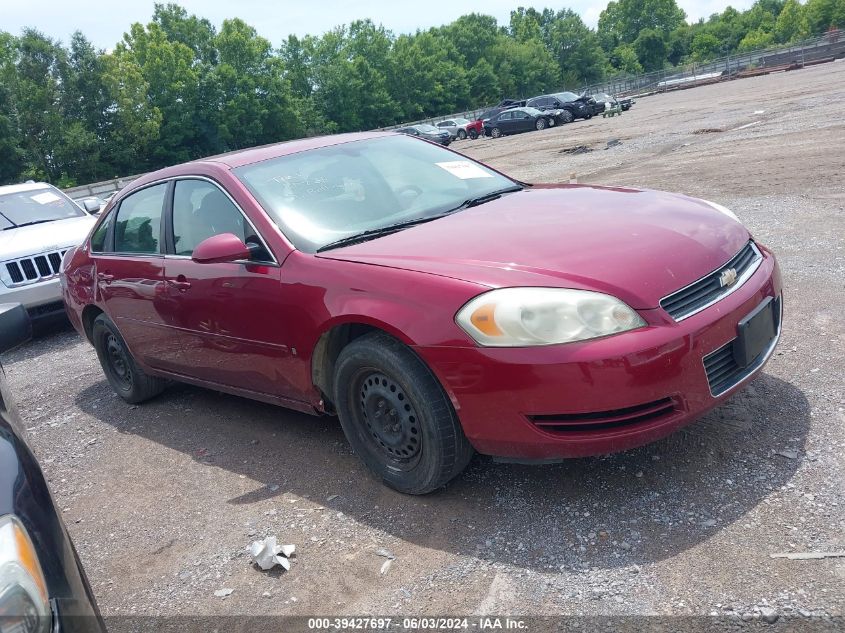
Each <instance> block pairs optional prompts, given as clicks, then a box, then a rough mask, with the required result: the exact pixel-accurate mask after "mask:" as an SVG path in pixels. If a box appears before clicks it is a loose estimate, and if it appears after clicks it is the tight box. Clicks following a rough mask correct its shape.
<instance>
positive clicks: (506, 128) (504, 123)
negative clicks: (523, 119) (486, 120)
mask: <svg viewBox="0 0 845 633" xmlns="http://www.w3.org/2000/svg"><path fill="white" fill-rule="evenodd" d="M494 127H497V128H499V129H500V130H502V132H504V133H506V134H507V133H508V132H513V112H502V113H501V114H500V115H499V118H498V120H497V121H496V123H495V125H494Z"/></svg>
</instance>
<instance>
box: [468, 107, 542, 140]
mask: <svg viewBox="0 0 845 633" xmlns="http://www.w3.org/2000/svg"><path fill="white" fill-rule="evenodd" d="M555 119H556V116H555V112H542V111H541V110H537V109H536V108H529V107H527V106H526V107H524V108H512V109H510V110H505V111H504V112H500V113H499V114H497V115H495V116H494V117H492V118H491V119H487V120H486V121H484V134H485V135H486V136H492V137H493V138H499V137H500V136H504V135H506V134H518V133H519V132H530V131H532V130H545V129H546V128H547V127H552V126H553V125H554V124H555Z"/></svg>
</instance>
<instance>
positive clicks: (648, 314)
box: [62, 133, 781, 494]
mask: <svg viewBox="0 0 845 633" xmlns="http://www.w3.org/2000/svg"><path fill="white" fill-rule="evenodd" d="M62 279H63V287H64V298H65V302H66V305H67V310H68V313H69V315H70V318H71V320H72V322H73V324H74V326H75V327H76V329H77V330H78V331H79V332H80V333H81V334H82V335H83V336H85V337H86V338H87V339H88V340H89V341H90V342H91V343H92V344H93V345H94V347H95V348H96V350H97V354H98V356H99V359H100V362H101V363H102V366H103V370H104V372H105V375H106V377H107V379H108V381H109V382H110V383H111V385H112V387H113V388H114V389H115V391H116V392H117V393H118V394H119V395H120V396H121V397H122V398H123V399H124V400H126V401H127V402H141V401H142V400H146V399H148V398H151V397H152V396H154V395H156V394H158V393H159V392H160V391H162V389H164V388H165V386H166V385H167V384H168V382H167V381H168V380H176V381H182V382H186V383H191V384H194V385H199V386H202V387H208V388H212V389H216V390H219V391H224V392H227V393H232V394H237V395H241V396H246V397H249V398H255V399H258V400H263V401H266V402H272V403H276V404H279V405H283V406H286V407H290V408H293V409H296V410H299V411H305V412H308V413H314V414H337V415H338V416H339V418H340V422H341V425H342V427H343V430H344V432H345V434H346V436H347V438H348V439H349V442H350V443H351V444H352V446H353V447H354V449H355V451H356V453H357V454H358V455H359V456H360V457H361V459H363V460H364V462H365V463H366V464H367V466H368V467H369V468H370V469H371V470H372V471H373V472H375V473H376V474H377V475H378V476H379V477H380V478H382V479H383V481H384V482H385V483H386V484H388V485H389V486H392V487H394V488H396V489H398V490H401V491H403V492H407V493H415V494H421V493H426V492H429V491H431V490H434V489H436V488H438V487H440V486H442V485H444V484H445V483H446V482H448V481H449V480H450V479H452V478H453V477H454V476H456V475H457V474H458V473H459V472H461V470H462V469H463V468H464V466H465V465H466V464H467V462H468V461H469V459H470V458H471V456H472V454H473V452H474V451H478V452H480V453H484V454H487V455H492V456H495V457H497V458H502V459H507V460H516V461H525V462H540V461H550V460H559V459H561V458H566V457H579V456H585V455H594V454H600V453H608V452H612V451H619V450H623V449H628V448H631V447H634V446H638V445H641V444H645V443H647V442H651V441H654V440H656V439H658V438H661V437H664V436H666V435H668V434H669V433H671V432H672V431H674V430H676V429H678V428H679V427H681V426H683V425H685V424H688V423H690V422H691V421H693V420H694V419H695V418H696V417H698V416H700V415H701V414H703V413H705V412H706V411H709V410H710V409H712V408H713V407H715V406H717V405H718V404H719V403H721V402H722V401H723V400H724V399H725V398H727V397H728V396H730V395H731V394H732V393H734V392H735V391H736V390H738V389H740V388H742V387H743V386H744V385H746V384H747V383H748V381H749V380H751V379H752V378H753V377H754V376H755V375H756V374H757V373H758V372H759V371H760V369H761V367H762V366H763V364H764V363H765V362H766V361H767V360H768V358H769V356H770V355H771V354H772V352H773V350H774V347H775V345H776V343H777V340H778V337H779V334H780V324H781V278H780V273H779V271H778V267H777V263H776V261H775V257H774V255H773V254H772V253H771V252H770V251H769V250H767V249H766V248H765V247H764V246H762V245H761V244H759V243H757V242H755V241H754V239H753V238H752V237H751V235H750V234H749V233H748V231H747V230H746V229H745V228H744V227H743V226H742V224H740V222H739V221H738V220H737V219H736V216H734V215H733V214H732V213H731V212H730V211H729V210H727V209H725V208H724V207H721V206H719V205H717V204H713V203H709V202H704V201H702V200H697V199H693V198H688V197H684V196H681V195H676V194H671V193H660V192H655V191H642V190H637V189H628V188H616V187H613V188H611V187H596V186H580V185H528V184H525V183H521V182H518V181H516V180H513V179H510V178H508V177H506V176H504V175H502V174H501V173H499V172H497V171H495V170H493V169H491V168H489V167H487V166H485V165H483V164H481V163H477V162H475V161H472V160H470V159H468V158H466V157H464V156H462V155H460V154H457V153H455V152H452V151H450V150H448V149H445V148H443V147H439V146H436V145H434V144H431V143H428V142H425V141H421V140H419V139H414V138H409V137H407V136H403V135H396V134H390V133H372V134H370V133H368V134H353V135H344V136H332V137H326V138H316V139H305V140H300V141H294V142H290V143H283V144H278V145H272V146H268V147H262V148H256V149H250V150H245V151H240V152H235V153H232V154H227V155H223V156H218V157H214V158H209V159H205V160H200V161H196V162H192V163H187V164H184V165H178V166H176V167H170V168H167V169H164V170H161V171H158V172H155V173H152V174H148V175H146V176H144V177H142V178H140V179H138V180H136V181H135V182H134V183H132V184H131V185H129V186H128V187H126V188H125V189H124V190H123V191H121V192H120V194H119V195H118V196H116V198H115V200H114V201H112V203H111V204H110V205H109V207H108V208H107V209H106V210H105V211H104V212H103V214H102V217H101V218H100V219H99V222H98V223H97V225H96V226H95V227H94V229H93V231H92V233H91V235H90V236H89V238H88V239H87V240H86V241H85V242H84V243H83V244H82V245H81V246H80V247H78V248H77V249H76V250H74V251H71V252H69V253H68V254H67V255H66V257H65V260H64V264H63V278H62Z"/></svg>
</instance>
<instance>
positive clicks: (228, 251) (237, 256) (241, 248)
mask: <svg viewBox="0 0 845 633" xmlns="http://www.w3.org/2000/svg"><path fill="white" fill-rule="evenodd" d="M251 255H252V251H251V250H250V248H249V247H248V246H247V245H246V244H244V243H243V242H242V241H241V238H239V237H238V236H237V235H235V234H234V233H220V234H219V235H212V236H211V237H209V238H208V239H205V240H203V241H202V242H200V243H199V244H197V247H196V248H195V249H194V252H193V253H192V254H191V259H192V260H194V261H195V262H197V263H198V264H219V263H222V262H235V261H238V260H241V259H249V258H250V256H251Z"/></svg>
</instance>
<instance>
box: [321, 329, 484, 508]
mask: <svg viewBox="0 0 845 633" xmlns="http://www.w3.org/2000/svg"><path fill="white" fill-rule="evenodd" d="M334 395H335V398H334V400H335V406H336V408H337V413H338V417H339V418H340V424H341V426H342V427H343V432H344V433H345V434H346V438H347V439H348V440H349V443H350V444H351V445H352V448H353V449H354V450H355V453H356V454H357V455H358V457H360V458H361V460H362V461H363V462H364V464H366V465H367V467H368V468H369V469H370V470H371V471H372V472H373V473H374V474H375V475H376V476H377V477H379V478H380V479H381V480H382V481H383V482H384V483H385V484H386V485H388V486H390V487H391V488H394V489H395V490H398V491H399V492H404V493H406V494H412V495H422V494H426V493H428V492H431V491H433V490H436V489H437V488H440V487H441V486H444V485H445V484H446V483H447V482H448V481H449V480H451V479H453V478H454V477H455V476H457V475H458V474H459V473H460V472H461V471H462V470H463V469H464V468H465V467H466V465H467V464H468V463H469V460H470V459H471V458H472V455H473V449H472V446H471V445H470V443H469V441H468V440H467V438H466V436H465V435H464V432H463V429H462V428H461V424H460V421H459V420H458V416H457V415H456V414H455V410H454V409H453V408H452V403H451V402H450V401H449V398H448V397H447V396H446V393H445V392H444V391H443V388H442V387H441V386H440V384H439V383H438V382H437V379H436V378H435V377H434V374H432V373H431V370H430V369H429V368H428V367H427V366H426V365H425V363H423V361H422V360H420V358H419V357H418V356H417V355H416V354H414V353H413V352H412V351H411V350H410V349H409V348H408V347H406V346H405V345H403V344H402V343H401V342H399V341H397V340H396V339H395V338H393V337H391V336H388V335H387V334H384V333H381V332H377V333H372V334H367V335H366V336H362V337H361V338H358V339H355V340H354V341H352V342H351V343H350V344H349V345H347V346H346V347H345V348H343V350H342V351H341V353H340V356H339V357H338V359H337V364H336V370H335V376H334Z"/></svg>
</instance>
